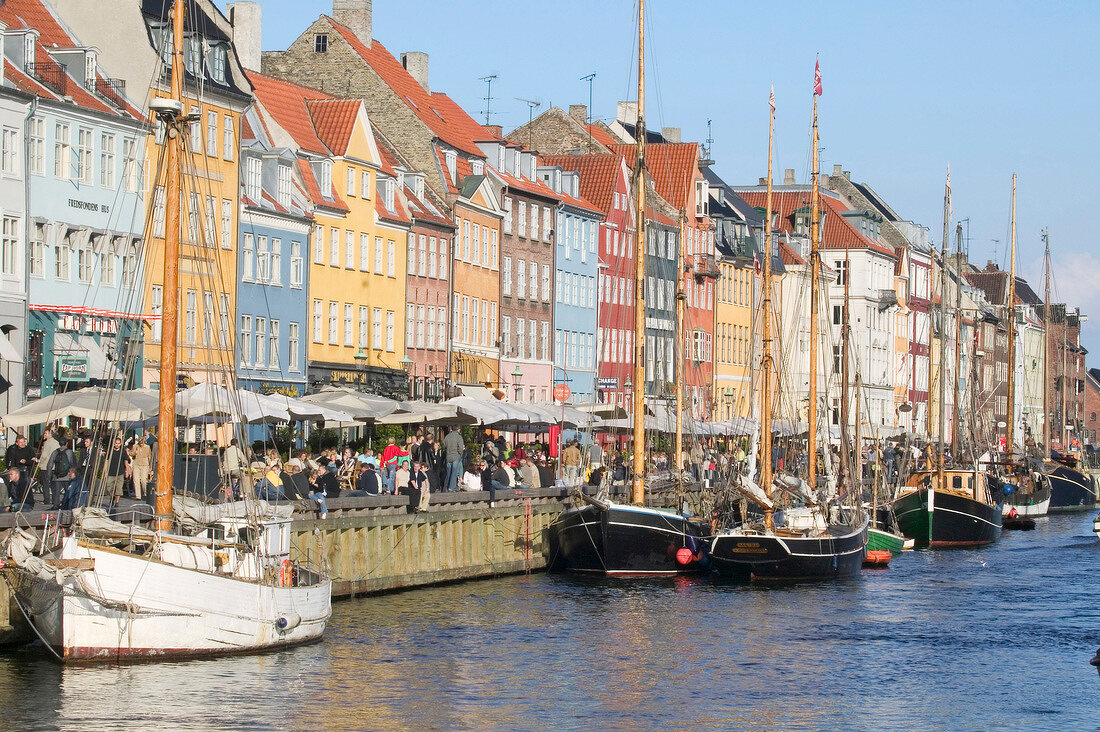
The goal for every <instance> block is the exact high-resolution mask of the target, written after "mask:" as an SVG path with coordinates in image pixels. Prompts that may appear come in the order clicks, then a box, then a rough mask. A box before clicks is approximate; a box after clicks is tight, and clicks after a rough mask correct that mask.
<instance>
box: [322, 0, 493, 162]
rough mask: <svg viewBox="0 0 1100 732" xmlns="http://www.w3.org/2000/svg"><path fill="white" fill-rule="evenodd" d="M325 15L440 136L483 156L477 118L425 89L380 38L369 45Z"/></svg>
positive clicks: (446, 141)
mask: <svg viewBox="0 0 1100 732" xmlns="http://www.w3.org/2000/svg"><path fill="white" fill-rule="evenodd" d="M323 17H324V18H325V19H326V20H327V21H328V22H329V24H330V25H331V26H332V27H333V29H334V30H336V32H337V33H339V34H340V36H341V37H342V38H343V39H344V41H346V42H347V44H348V45H349V46H351V48H352V50H354V51H355V52H356V53H357V54H359V57H360V58H362V59H363V60H364V61H365V62H366V63H367V65H368V66H370V67H371V68H372V69H373V70H374V72H375V73H376V74H378V76H379V77H381V78H382V81H383V82H385V84H386V85H387V86H389V87H390V89H391V90H393V92H394V94H396V95H397V96H399V97H400V98H401V99H402V100H403V101H404V102H405V104H407V105H408V106H409V109H411V110H412V112H413V114H415V115H416V116H417V118H419V119H420V121H421V122H423V123H424V125H425V126H426V127H427V128H428V129H430V130H431V131H432V132H433V133H434V134H435V135H436V136H437V137H439V139H441V140H443V141H444V142H445V143H447V144H448V145H450V146H451V147H454V148H456V149H458V150H461V151H463V152H465V153H467V154H470V155H475V156H477V157H484V156H483V155H482V153H481V150H480V149H479V148H478V146H477V145H475V144H474V142H473V141H474V140H475V139H479V138H484V137H485V136H486V133H485V132H484V130H481V129H478V131H476V132H475V131H473V129H472V127H471V125H472V126H473V127H477V128H480V127H481V125H478V124H477V123H476V122H474V121H473V119H471V118H470V116H469V115H468V114H466V113H465V112H464V111H462V109H461V107H459V106H458V105H456V104H454V102H452V101H451V100H450V98H449V97H447V95H446V94H429V93H428V92H427V91H425V89H424V87H422V86H420V84H419V83H417V81H416V79H414V78H413V77H412V75H411V74H409V72H408V71H406V70H405V67H404V66H402V65H401V62H400V61H398V60H397V59H396V58H394V56H393V54H391V53H390V52H389V51H387V50H386V47H385V46H383V45H382V44H381V43H379V42H378V41H371V45H370V46H369V47H368V46H366V45H365V44H364V43H363V42H362V41H360V40H359V39H358V38H357V37H356V36H355V34H354V33H353V32H352V31H351V30H350V29H349V28H348V27H346V26H344V25H342V24H340V23H338V22H336V21H335V20H333V19H332V18H331V17H330V16H327V15H326V16H323Z"/></svg>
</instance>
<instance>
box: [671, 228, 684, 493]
mask: <svg viewBox="0 0 1100 732" xmlns="http://www.w3.org/2000/svg"><path fill="white" fill-rule="evenodd" d="M684 221H685V217H684V211H683V209H680V241H684V233H685V232H684ZM684 269H685V268H684V248H683V247H682V246H681V247H677V249H676V339H675V344H676V345H675V348H674V349H673V353H674V354H675V355H676V373H677V375H678V377H679V378H676V379H674V380H673V383H674V384H675V386H676V451H675V452H674V453H673V454H674V455H675V460H676V463H675V471H676V472H675V473H674V474H675V475H676V476H677V478H676V480H677V484H679V481H680V476H681V475H683V473H682V472H681V471H682V470H683V467H684V381H683V379H684V376H683V374H684V373H685V372H684V299H685V293H684Z"/></svg>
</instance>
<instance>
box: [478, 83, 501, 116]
mask: <svg viewBox="0 0 1100 732" xmlns="http://www.w3.org/2000/svg"><path fill="white" fill-rule="evenodd" d="M495 78H497V75H496V74H489V75H488V76H483V77H481V79H480V81H484V82H485V97H484V98H485V125H486V126H488V124H489V115H490V114H492V111H491V109H492V104H493V79H495Z"/></svg>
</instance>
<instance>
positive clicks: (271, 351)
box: [267, 320, 279, 370]
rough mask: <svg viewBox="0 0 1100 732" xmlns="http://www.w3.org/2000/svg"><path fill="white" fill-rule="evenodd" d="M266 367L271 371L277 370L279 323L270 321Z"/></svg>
mask: <svg viewBox="0 0 1100 732" xmlns="http://www.w3.org/2000/svg"><path fill="white" fill-rule="evenodd" d="M267 365H268V366H269V367H271V368H273V369H276V370H277V369H278V368H279V321H278V320H272V321H271V329H270V331H269V333H268V337H267Z"/></svg>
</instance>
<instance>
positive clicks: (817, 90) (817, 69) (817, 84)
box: [814, 61, 821, 97]
mask: <svg viewBox="0 0 1100 732" xmlns="http://www.w3.org/2000/svg"><path fill="white" fill-rule="evenodd" d="M814 94H815V95H816V96H819V97H820V96H821V62H820V61H815V62H814Z"/></svg>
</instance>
